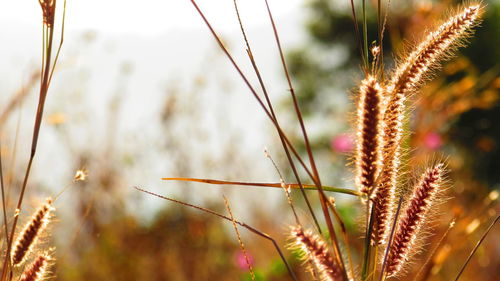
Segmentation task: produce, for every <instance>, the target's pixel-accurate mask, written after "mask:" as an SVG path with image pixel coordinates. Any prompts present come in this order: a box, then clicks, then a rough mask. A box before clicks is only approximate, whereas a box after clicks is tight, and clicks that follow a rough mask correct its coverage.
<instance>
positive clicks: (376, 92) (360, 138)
mask: <svg viewBox="0 0 500 281" xmlns="http://www.w3.org/2000/svg"><path fill="white" fill-rule="evenodd" d="M381 95H382V88H381V87H380V85H379V83H378V82H377V81H376V79H375V78H374V77H372V76H368V77H367V78H366V79H365V80H363V82H362V83H361V87H360V89H359V99H358V104H357V117H356V120H358V121H357V122H358V124H357V133H356V134H357V135H356V152H355V161H356V184H357V185H358V187H359V189H360V191H361V192H363V193H367V194H369V193H370V192H371V190H372V189H373V185H374V183H375V178H376V177H377V174H378V172H379V170H380V168H381V156H382V154H381V151H380V149H381V144H382V126H381V122H382V96H381Z"/></svg>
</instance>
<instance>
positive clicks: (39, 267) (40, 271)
mask: <svg viewBox="0 0 500 281" xmlns="http://www.w3.org/2000/svg"><path fill="white" fill-rule="evenodd" d="M50 260H51V257H50V256H49V255H47V254H42V255H39V256H38V257H37V258H36V259H35V261H34V262H33V263H32V264H31V265H30V266H29V267H28V268H26V269H25V270H24V272H23V274H22V275H21V278H20V279H19V280H20V281H41V280H44V279H45V275H46V274H47V268H48V267H49V262H50Z"/></svg>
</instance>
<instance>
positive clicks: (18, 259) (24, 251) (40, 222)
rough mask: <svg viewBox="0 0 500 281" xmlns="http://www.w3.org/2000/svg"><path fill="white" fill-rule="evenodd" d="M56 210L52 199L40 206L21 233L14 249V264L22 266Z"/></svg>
mask: <svg viewBox="0 0 500 281" xmlns="http://www.w3.org/2000/svg"><path fill="white" fill-rule="evenodd" d="M52 210H54V208H53V207H52V199H51V198H47V202H46V203H45V204H43V205H42V206H40V208H38V210H37V211H36V212H35V214H34V215H33V216H32V218H31V220H30V221H29V222H28V223H26V225H25V227H24V229H23V231H21V233H19V235H18V238H17V240H16V242H15V244H14V247H13V248H12V253H11V257H12V264H13V265H15V266H16V265H20V264H21V263H23V262H24V260H25V259H26V257H27V256H28V254H29V253H30V252H31V250H32V249H33V247H34V246H35V244H36V242H37V240H38V237H39V236H40V234H41V233H42V232H43V231H44V230H45V228H46V227H47V224H48V223H49V221H50V215H51V214H50V213H51V211H52Z"/></svg>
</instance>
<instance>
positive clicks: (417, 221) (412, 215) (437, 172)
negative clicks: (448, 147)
mask: <svg viewBox="0 0 500 281" xmlns="http://www.w3.org/2000/svg"><path fill="white" fill-rule="evenodd" d="M443 172H444V165H443V164H437V165H436V166H434V167H432V168H429V169H427V171H425V172H424V174H423V175H422V177H421V179H420V181H419V182H418V183H417V185H416V186H415V189H414V191H413V194H412V196H411V198H410V201H409V203H408V205H407V206H406V209H405V211H404V213H403V216H402V217H401V220H400V222H399V224H398V227H397V229H396V232H395V234H394V241H393V243H392V245H391V250H390V252H389V256H388V259H387V275H388V276H394V275H396V274H397V273H398V272H399V271H400V270H401V268H402V267H403V266H404V264H405V262H406V261H408V259H409V256H410V254H411V253H412V252H411V251H412V246H413V244H414V242H415V239H416V236H417V234H418V232H419V229H420V228H421V227H422V225H423V223H424V222H425V217H426V212H427V210H428V209H429V207H430V205H431V203H432V201H433V199H434V197H435V195H436V193H437V191H438V189H439V187H440V186H441V184H442V176H443Z"/></svg>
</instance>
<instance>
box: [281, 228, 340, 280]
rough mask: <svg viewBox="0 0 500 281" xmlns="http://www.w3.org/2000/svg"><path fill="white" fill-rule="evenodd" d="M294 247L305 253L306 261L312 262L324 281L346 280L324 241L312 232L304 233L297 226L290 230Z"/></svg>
mask: <svg viewBox="0 0 500 281" xmlns="http://www.w3.org/2000/svg"><path fill="white" fill-rule="evenodd" d="M290 234H291V238H292V239H293V242H292V243H293V244H292V245H293V246H294V247H297V248H299V249H301V250H302V251H303V252H304V254H305V255H304V261H311V262H312V263H313V264H314V266H315V267H316V268H317V270H318V272H319V274H320V279H321V280H322V281H339V280H345V279H344V277H343V273H342V271H341V269H340V267H339V266H338V264H337V263H336V262H335V259H334V257H333V256H332V254H331V253H330V251H329V250H328V247H327V245H326V243H325V242H324V241H323V239H322V238H321V237H320V236H318V235H314V234H313V233H312V232H311V231H304V230H303V229H302V227H300V226H295V227H292V228H291V230H290Z"/></svg>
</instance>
